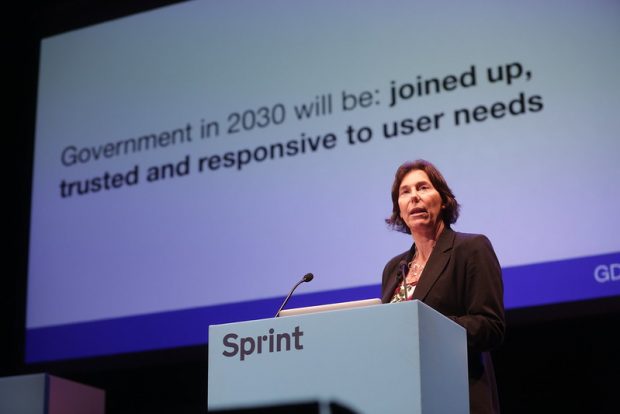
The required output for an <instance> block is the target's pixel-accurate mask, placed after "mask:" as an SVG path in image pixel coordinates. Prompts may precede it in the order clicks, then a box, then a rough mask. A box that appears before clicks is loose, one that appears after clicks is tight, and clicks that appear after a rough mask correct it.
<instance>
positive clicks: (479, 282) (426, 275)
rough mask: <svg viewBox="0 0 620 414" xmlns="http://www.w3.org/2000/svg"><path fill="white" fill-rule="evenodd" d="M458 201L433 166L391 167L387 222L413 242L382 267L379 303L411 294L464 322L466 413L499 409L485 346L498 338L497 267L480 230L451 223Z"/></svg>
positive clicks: (501, 311)
mask: <svg viewBox="0 0 620 414" xmlns="http://www.w3.org/2000/svg"><path fill="white" fill-rule="evenodd" d="M459 207H460V206H459V204H458V202H457V201H456V199H455V198H454V194H453V193H452V191H451V190H450V188H449V187H448V184H447V183H446V180H445V179H444V178H443V176H442V175H441V173H440V172H439V171H438V170H437V168H435V166H434V165H433V164H431V163H429V162H428V161H424V160H417V161H414V162H410V163H405V164H403V165H401V166H400V167H399V168H398V170H397V171H396V176H395V179H394V183H393V185H392V215H391V216H390V218H388V219H387V220H386V222H387V223H388V224H389V225H390V226H391V227H392V228H393V229H395V230H398V231H402V232H404V233H408V234H411V236H412V237H413V245H412V246H411V249H409V250H408V251H406V252H404V253H402V254H400V255H398V256H396V257H394V258H393V259H392V260H390V261H389V262H388V263H387V265H386V266H385V269H384V271H383V282H382V301H383V302H384V303H388V302H399V301H403V300H414V299H417V300H420V301H422V302H424V303H426V304H427V305H429V306H431V307H432V308H434V309H435V310H437V311H439V312H441V313H442V314H443V315H445V316H446V317H448V318H450V319H452V320H453V321H454V322H456V323H458V324H459V325H461V326H463V327H464V328H465V329H466V331H467V347H468V365H469V399H470V412H471V413H472V414H474V413H498V412H499V401H498V398H497V389H496V384H495V375H494V372H493V365H492V361H491V356H490V354H489V353H488V351H489V350H491V349H493V348H495V347H497V346H498V345H499V344H501V342H502V340H503V338H504V330H505V321H504V304H503V283H502V276H501V268H500V265H499V262H498V260H497V257H496V255H495V252H494V251H493V247H492V246H491V243H490V241H489V240H488V239H487V238H486V237H485V236H483V235H478V234H465V233H458V232H455V231H453V230H452V229H451V228H450V225H451V224H453V223H455V222H456V220H457V218H458V216H459ZM403 275H404V276H405V280H406V285H407V288H406V289H403V285H402V278H403ZM405 290H406V293H405Z"/></svg>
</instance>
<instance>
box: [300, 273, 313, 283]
mask: <svg viewBox="0 0 620 414" xmlns="http://www.w3.org/2000/svg"><path fill="white" fill-rule="evenodd" d="M312 279H314V275H313V274H312V273H307V274H306V275H305V276H304V278H303V279H302V280H303V281H304V282H309V281H311V280H312Z"/></svg>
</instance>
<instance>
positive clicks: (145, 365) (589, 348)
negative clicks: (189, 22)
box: [0, 0, 620, 414]
mask: <svg viewBox="0 0 620 414" xmlns="http://www.w3.org/2000/svg"><path fill="white" fill-rule="evenodd" d="M176 2H177V1H170V0H134V1H122V0H109V1H101V0H91V1H85V0H72V1H69V0H66V1H24V2H21V3H20V4H18V5H17V4H16V5H11V6H8V7H7V6H5V7H4V8H3V9H4V12H3V19H2V20H3V29H2V30H3V35H2V56H3V60H2V73H3V74H4V76H3V78H2V79H3V80H4V82H3V87H2V90H3V93H2V101H3V107H4V108H5V110H4V112H3V113H4V116H3V119H2V130H1V133H0V134H1V137H0V143H1V145H2V152H1V154H2V157H1V160H2V165H3V170H4V174H3V177H4V179H3V180H2V182H3V184H4V185H3V187H4V188H3V190H4V191H3V192H4V194H5V196H4V197H2V199H3V204H8V206H9V208H8V209H6V208H5V209H4V211H5V218H6V227H7V229H8V231H7V232H6V233H5V234H6V236H7V237H6V240H7V242H6V247H7V248H6V250H5V252H6V254H5V256H4V260H3V261H4V266H3V269H4V271H3V273H4V274H3V275H2V278H0V376H6V375H17V374H24V373H33V372H49V373H52V374H54V375H58V376H61V377H64V378H67V379H73V380H76V381H79V382H82V383H85V384H89V385H93V386H96V387H100V388H103V389H105V390H106V396H107V401H106V404H107V412H108V413H109V414H117V413H171V412H174V413H200V412H206V407H207V369H208V367H207V347H206V345H205V346H199V347H191V348H183V349H174V350H165V351H154V352H145V353H136V354H127V355H116V356H109V357H103V358H94V359H87V360H72V361H60V362H55V363H52V364H40V365H26V364H24V363H23V356H24V355H23V345H24V325H25V298H26V282H27V281H26V278H27V265H28V257H27V254H28V233H29V228H28V226H29V214H30V212H29V210H30V185H31V184H30V180H31V176H32V175H31V168H32V153H33V139H34V119H35V109H36V102H35V96H36V88H37V85H36V83H37V75H38V51H39V41H40V39H41V38H43V37H47V36H50V35H53V34H58V33H61V32H64V31H68V30H73V29H76V28H79V27H84V26H88V25H90V24H94V23H98V22H102V21H106V20H109V19H113V18H117V17H122V16H126V15H130V14H134V13H138V12H140V11H144V10H149V9H153V8H157V7H160V6H164V5H167V4H172V3H176ZM7 210H8V211H7ZM610 230H611V229H603V230H602V231H610ZM616 230H617V229H616ZM507 318H508V331H507V337H506V341H505V343H504V345H503V346H502V347H501V348H500V349H499V350H497V351H496V352H495V353H494V355H493V356H494V360H495V364H496V375H497V381H498V387H499V391H500V398H501V406H502V411H503V412H504V413H537V412H540V413H546V412H562V413H617V412H620V396H619V395H617V394H620V339H618V337H620V298H611V299H604V300H597V301H591V302H584V303H573V304H564V305H558V306H553V307H543V308H530V309H527V310H513V311H509V312H508V315H507ZM377 374H379V375H381V374H384V375H386V377H387V376H389V372H385V373H377ZM300 382H303V373H300Z"/></svg>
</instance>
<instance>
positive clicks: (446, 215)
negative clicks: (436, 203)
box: [385, 160, 461, 234]
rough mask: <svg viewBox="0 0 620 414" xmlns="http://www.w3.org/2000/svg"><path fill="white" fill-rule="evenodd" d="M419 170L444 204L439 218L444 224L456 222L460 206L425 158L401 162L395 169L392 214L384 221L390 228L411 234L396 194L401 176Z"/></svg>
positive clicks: (439, 175) (435, 169) (397, 193)
mask: <svg viewBox="0 0 620 414" xmlns="http://www.w3.org/2000/svg"><path fill="white" fill-rule="evenodd" d="M414 170H421V171H424V172H425V173H426V175H428V178H429V179H430V180H431V184H433V187H435V190H437V192H438V193H439V195H440V196H441V202H442V204H443V205H444V206H445V207H444V209H443V210H442V214H441V219H442V220H443V222H444V224H445V225H446V226H449V225H450V224H453V223H456V220H457V219H458V218H459V210H460V208H461V206H460V205H459V203H458V202H457V201H456V198H455V197H454V194H453V193H452V190H451V189H450V187H448V183H447V182H446V179H445V178H443V175H442V174H441V173H440V172H439V170H438V169H437V167H435V166H434V165H433V164H431V163H430V162H428V161H426V160H415V161H413V162H406V163H404V164H402V165H401V166H400V167H398V169H397V170H396V174H395V176H394V183H392V215H391V216H390V217H388V218H387V219H385V222H386V223H387V224H388V226H390V227H391V228H392V229H394V230H396V231H401V232H403V233H407V234H411V230H409V227H407V225H406V224H405V222H404V221H403V219H402V218H401V217H400V207H399V206H398V195H399V189H400V184H401V182H402V181H403V178H405V176H406V175H407V174H409V173H410V172H411V171H414Z"/></svg>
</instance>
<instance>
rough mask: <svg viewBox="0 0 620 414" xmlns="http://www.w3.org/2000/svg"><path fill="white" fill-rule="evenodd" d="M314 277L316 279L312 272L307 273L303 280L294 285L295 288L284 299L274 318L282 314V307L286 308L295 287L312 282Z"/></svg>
mask: <svg viewBox="0 0 620 414" xmlns="http://www.w3.org/2000/svg"><path fill="white" fill-rule="evenodd" d="M312 279H314V275H313V274H312V273H306V274H305V275H304V277H302V278H301V280H300V281H299V282H297V283H296V284H295V286H293V289H291V291H290V292H289V294H288V296H287V297H286V299H284V302H283V303H282V306H280V309H278V312H276V316H274V318H277V317H278V316H280V312H281V311H282V309H283V308H284V306H285V305H286V303H287V302H288V300H289V299H290V298H291V295H292V294H293V292H294V291H295V289H297V286H299V285H301V284H302V283H304V282H310V281H311V280H312Z"/></svg>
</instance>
